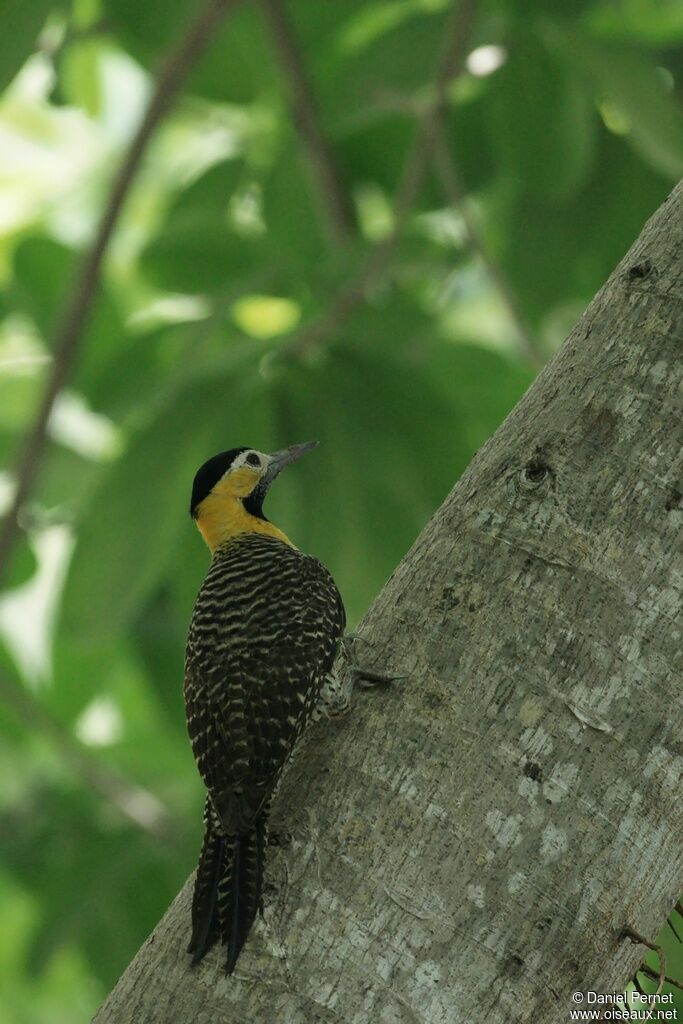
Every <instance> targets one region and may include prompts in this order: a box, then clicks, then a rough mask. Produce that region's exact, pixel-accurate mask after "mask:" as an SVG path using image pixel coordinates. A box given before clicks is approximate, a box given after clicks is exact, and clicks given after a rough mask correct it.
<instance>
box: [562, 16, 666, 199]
mask: <svg viewBox="0 0 683 1024" xmlns="http://www.w3.org/2000/svg"><path fill="white" fill-rule="evenodd" d="M548 38H549V39H550V40H551V41H552V43H553V44H554V45H557V46H558V47H559V48H561V49H562V51H563V52H564V54H565V55H566V57H567V59H568V60H572V61H573V62H574V64H575V66H576V67H577V70H579V71H580V72H581V73H583V74H584V75H585V76H586V78H587V80H588V81H589V82H590V83H591V85H592V87H593V90H594V93H595V99H596V101H597V103H598V104H599V105H600V104H604V103H607V104H609V105H610V106H612V107H614V108H615V109H616V111H617V112H618V113H619V114H620V115H621V116H622V118H623V119H624V127H625V135H626V138H627V139H628V140H629V142H630V143H631V145H632V146H633V148H634V149H635V150H636V152H637V153H639V155H640V156H641V157H642V158H643V159H644V160H646V161H647V162H648V163H649V164H650V165H651V166H652V167H653V168H654V169H655V170H657V171H659V172H660V173H661V174H664V175H666V176H667V177H669V178H670V179H671V180H677V179H678V178H679V177H680V176H681V174H682V173H683V115H681V111H680V108H679V105H678V103H677V101H676V98H675V96H674V95H673V94H672V93H671V92H670V91H668V90H667V87H666V85H665V82H664V80H663V78H662V76H661V75H660V74H659V73H658V72H657V69H656V67H655V66H654V65H653V64H651V63H650V62H648V61H646V60H645V59H643V58H642V57H641V56H640V55H639V54H638V53H636V52H634V51H633V50H627V49H625V48H620V47H618V46H608V45H604V44H601V43H597V42H594V41H593V40H590V39H588V38H586V37H584V36H581V35H579V33H578V32H573V31H571V30H569V29H566V28H565V29H562V30H561V29H559V28H558V27H557V26H555V27H554V28H553V29H552V31H549V32H548Z"/></svg>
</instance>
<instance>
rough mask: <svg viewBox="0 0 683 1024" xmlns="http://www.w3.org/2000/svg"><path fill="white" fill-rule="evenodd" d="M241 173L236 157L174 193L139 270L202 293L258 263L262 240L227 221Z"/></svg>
mask: <svg viewBox="0 0 683 1024" xmlns="http://www.w3.org/2000/svg"><path fill="white" fill-rule="evenodd" d="M243 173H244V170H243V163H242V161H241V160H229V161H225V162H223V163H221V164H218V165H217V166H215V167H212V168H211V169H210V170H209V171H207V172H206V173H205V174H203V175H202V176H201V177H200V178H199V179H198V180H197V181H195V182H194V183H193V184H192V185H190V187H189V188H187V189H186V190H185V191H184V192H182V193H181V194H180V195H179V196H178V198H177V199H176V200H175V202H174V203H173V204H172V206H171V208H170V210H169V212H168V215H167V217H166V221H165V223H164V226H163V228H162V230H161V231H160V232H159V233H158V234H157V235H156V236H154V238H153V239H152V240H151V242H150V243H149V245H148V246H147V247H146V248H145V249H144V250H143V252H142V255H141V258H140V266H141V268H142V270H143V273H144V274H145V275H146V276H147V277H148V278H149V279H150V281H152V282H153V283H154V284H155V285H156V286H157V287H159V288H164V289H166V290H168V291H176V292H184V293H202V294H206V293H210V292H212V291H217V290H220V289H225V288H226V286H227V285H228V284H229V283H231V282H233V281H234V280H235V278H236V277H239V276H242V275H245V274H248V273H251V272H253V271H254V269H255V268H257V267H258V265H259V258H261V259H263V258H264V254H263V244H262V242H261V240H260V239H258V238H244V237H242V236H240V235H239V234H238V233H237V232H236V231H235V229H234V227H233V226H232V224H231V223H230V219H229V204H230V200H231V198H232V197H233V196H234V195H235V192H236V190H237V188H238V187H239V185H240V183H241V181H242V176H243Z"/></svg>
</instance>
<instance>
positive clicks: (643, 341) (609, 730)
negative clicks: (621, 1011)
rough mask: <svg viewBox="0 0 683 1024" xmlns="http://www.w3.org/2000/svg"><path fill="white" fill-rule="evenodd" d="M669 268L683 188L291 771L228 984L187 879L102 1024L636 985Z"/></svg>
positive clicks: (672, 296)
mask: <svg viewBox="0 0 683 1024" xmlns="http://www.w3.org/2000/svg"><path fill="white" fill-rule="evenodd" d="M682 264H683V185H681V186H679V187H678V188H677V189H676V190H675V191H674V193H673V194H672V195H671V197H670V198H669V199H668V200H667V202H666V203H665V204H664V205H663V206H662V207H661V208H660V210H659V211H658V212H657V213H656V214H655V216H654V217H653V218H652V219H651V220H650V222H649V223H648V224H647V225H646V227H645V228H644V230H643V232H642V235H641V237H640V238H639V239H638V241H637V242H636V243H635V245H634V246H633V248H632V249H631V251H630V252H629V253H628V255H627V256H626V258H625V259H624V260H623V261H622V263H621V264H620V265H619V266H618V267H617V269H616V270H615V272H614V274H613V275H612V277H611V278H610V280H609V281H608V283H607V284H606V286H605V287H604V288H603V289H602V291H601V292H600V293H599V294H598V295H597V297H596V298H595V300H594V301H593V302H592V303H591V305H590V307H589V308H588V310H587V311H586V313H585V315H584V316H583V318H582V319H581V321H580V322H579V324H578V325H577V326H576V328H575V329H574V331H573V332H572V334H571V335H570V337H569V338H568V340H567V341H566V343H565V344H564V346H563V348H562V349H561V351H560V352H559V353H558V355H557V356H556V357H555V358H554V359H553V361H552V362H551V363H550V364H549V366H547V367H546V369H545V370H544V371H543V373H542V374H541V375H540V376H539V378H538V379H537V381H536V382H535V383H534V385H533V387H532V388H531V389H530V390H529V392H528V393H527V394H526V395H525V396H524V398H523V399H522V400H521V402H520V403H519V404H518V405H517V407H516V408H515V409H514V410H513V412H512V413H511V414H510V416H509V417H508V418H507V419H506V421H505V422H504V423H503V425H502V426H501V427H500V429H499V430H498V431H497V433H496V434H495V435H494V436H493V438H491V440H490V441H489V442H488V443H487V444H486V446H485V447H484V448H483V449H482V450H481V451H480V452H479V453H478V454H477V455H476V457H475V458H474V460H473V462H472V464H471V465H470V467H469V469H468V470H467V472H466V473H465V474H464V476H463V477H462V479H461V480H460V481H459V482H458V484H457V486H456V487H455V489H454V490H453V492H452V493H451V495H450V496H449V497H448V499H447V500H446V502H445V503H444V505H443V506H442V507H441V508H440V509H439V511H438V512H437V513H436V515H435V516H434V518H433V519H432V521H431V522H430V523H429V524H428V526H427V527H426V528H425V530H424V531H423V532H422V534H421V535H420V537H419V538H418V540H417V542H416V543H415V545H414V546H413V548H412V550H411V551H410V552H409V553H408V554H407V555H406V557H405V559H404V560H403V562H402V563H401V564H400V566H399V567H398V569H397V570H396V572H395V574H394V575H393V576H392V578H391V580H390V581H389V582H388V583H387V585H386V587H385V588H384V590H383V591H382V593H381V594H380V596H379V597H378V599H377V601H376V602H375V604H374V605H373V607H372V608H371V610H370V612H369V613H368V615H367V616H366V618H365V620H364V622H363V624H362V627H361V628H362V633H363V636H364V637H365V638H366V640H367V642H366V643H364V644H362V645H359V653H360V656H361V657H362V659H363V661H364V662H366V663H367V664H368V666H369V667H372V668H374V669H375V670H377V671H393V672H396V673H405V672H407V673H409V675H410V679H409V681H407V682H405V683H403V684H401V685H400V687H394V688H393V689H392V690H390V691H386V690H383V691H380V692H375V693H373V694H370V695H359V696H357V697H356V700H355V704H354V708H353V710H352V713H351V715H350V717H349V718H348V719H346V720H345V721H343V722H341V723H336V722H335V723H322V724H321V725H320V726H318V727H316V729H315V730H314V731H313V733H312V735H311V736H310V738H309V740H308V742H307V745H306V749H305V751H304V752H303V754H302V755H301V756H300V757H299V758H298V759H297V760H296V761H295V763H294V765H293V766H292V768H291V770H290V772H289V774H288V776H287V778H286V781H285V783H284V784H283V787H282V790H281V793H280V797H279V799H278V816H279V817H280V819H282V820H284V821H285V822H286V823H287V827H288V829H289V830H290V831H291V833H292V837H293V838H292V842H291V844H290V845H289V846H288V847H286V848H284V849H278V850H273V851H271V854H270V862H269V868H268V892H267V894H266V903H267V910H266V920H265V922H259V923H258V924H257V926H256V928H255V930H254V932H253V933H252V936H251V937H250V940H249V942H248V943H247V946H246V947H245V950H244V952H243V954H242V957H241V959H240V961H239V964H238V966H237V970H236V974H235V976H234V977H232V978H227V977H225V975H224V972H223V953H222V950H220V949H215V951H213V952H212V953H211V954H210V955H209V957H208V958H207V960H206V961H205V962H204V963H203V964H202V965H201V966H199V967H198V968H195V969H194V970H192V969H190V966H189V957H187V955H186V954H185V946H186V944H187V941H188V937H189V888H188V886H189V883H188V885H186V886H185V888H184V889H183V891H182V892H181V894H180V895H179V896H178V898H177V899H176V901H175V902H174V903H173V905H172V906H171V908H170V909H169V911H168V912H167V914H166V915H165V917H164V918H163V920H162V921H161V923H160V924H159V926H158V927H157V929H156V930H155V932H154V933H153V934H152V936H151V937H150V938H149V939H148V941H147V942H146V943H145V945H144V946H143V947H142V949H141V950H140V952H139V953H138V955H137V956H136V958H135V959H134V961H133V962H132V964H131V965H130V967H129V968H128V970H127V971H126V973H125V974H124V975H123V977H122V978H121V980H120V981H119V983H118V985H117V986H116V988H115V989H114V991H113V992H112V994H111V995H110V997H109V999H108V1000H107V1002H106V1003H105V1005H104V1007H103V1008H102V1009H101V1010H100V1012H99V1013H98V1015H97V1017H96V1018H95V1020H96V1021H97V1024H123V1022H133V1021H135V1022H149V1024H158V1022H164V1024H165V1022H170V1021H193V1022H196V1024H208V1022H212V1024H214V1022H231V1024H232V1022H235V1024H237V1022H239V1024H242V1022H244V1021H254V1022H259V1024H260V1022H263V1024H270V1022H273V1024H275V1022H278V1024H310V1022H312V1021H325V1022H344V1024H366V1022H368V1021H372V1022H377V1024H394V1022H397V1024H398V1022H405V1024H409V1022H410V1024H418V1022H420V1024H459V1022H462V1024H465V1022H467V1024H479V1022H487V1024H498V1022H501V1024H502V1022H505V1024H509V1022H516V1021H524V1022H530V1021H531V1022H534V1024H546V1022H547V1024H550V1022H560V1021H561V1022H563V1024H564V1022H565V1021H567V1020H568V1014H569V1009H570V1007H571V1005H572V1004H571V1002H570V996H571V993H572V991H573V990H582V991H585V990H586V989H593V990H597V991H603V992H604V991H611V990H613V989H617V990H619V989H621V988H622V987H623V986H624V984H625V983H626V981H627V980H628V979H629V977H630V976H632V974H633V973H634V971H635V969H636V968H637V966H638V964H639V963H640V961H641V959H642V957H643V954H644V952H645V950H644V948H643V947H642V946H638V945H634V944H632V943H631V942H629V941H625V940H624V939H623V938H622V937H621V932H622V929H623V928H624V926H627V925H628V926H630V927H632V928H635V929H637V930H638V931H639V932H640V933H642V934H645V935H647V936H650V937H651V938H653V937H654V936H655V935H656V934H657V932H658V930H659V928H660V927H661V925H662V923H663V922H664V920H665V918H666V916H667V914H668V913H669V911H670V910H671V908H672V906H673V905H674V903H675V902H676V900H677V898H678V897H679V896H680V894H681V892H682V891H683V800H681V774H682V773H683V706H682V702H681V689H680V676H679V672H680V666H681V642H680V640H681V614H680V613H681V584H682V580H683V572H682V569H683V564H682V562H681V559H680V547H679V545H678V539H679V535H680V529H681V523H682V522H683V499H682V498H681V493H682V492H683V484H682V482H681V463H682V457H681V453H682V447H683V446H682V441H683V437H682V434H681V423H682V419H681V393H682V392H681V386H682V381H681V361H680V350H681V310H682V308H683V284H682V282H683V273H682V271H683V265H682ZM447 445H448V439H447V438H444V458H447V457H448V452H447ZM198 813H199V809H198Z"/></svg>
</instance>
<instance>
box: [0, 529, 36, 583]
mask: <svg viewBox="0 0 683 1024" xmlns="http://www.w3.org/2000/svg"><path fill="white" fill-rule="evenodd" d="M37 568H38V560H37V559H36V556H35V554H34V551H33V548H32V547H31V544H30V542H29V540H28V537H26V535H24V534H22V535H21V536H20V537H19V539H18V541H17V542H16V544H15V546H14V550H13V552H12V556H11V558H10V562H9V566H8V567H7V571H6V572H4V573H3V575H2V587H3V590H13V589H14V588H15V587H20V586H21V585H22V584H23V583H27V582H28V581H29V580H30V579H31V577H32V576H33V574H34V573H35V571H36V569H37Z"/></svg>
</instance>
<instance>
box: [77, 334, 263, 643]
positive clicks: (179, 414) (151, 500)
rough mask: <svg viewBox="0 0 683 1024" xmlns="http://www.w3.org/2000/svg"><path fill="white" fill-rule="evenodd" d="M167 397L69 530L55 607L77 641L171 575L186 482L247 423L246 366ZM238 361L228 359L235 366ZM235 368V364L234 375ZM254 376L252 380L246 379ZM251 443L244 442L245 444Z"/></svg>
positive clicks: (98, 633) (116, 624)
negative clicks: (68, 556) (67, 561)
mask: <svg viewBox="0 0 683 1024" xmlns="http://www.w3.org/2000/svg"><path fill="white" fill-rule="evenodd" d="M257 355H258V349H256V348H255V349H254V355H253V356H252V357H250V359H249V360H248V361H247V360H243V361H242V367H241V374H242V375H243V376H240V375H238V374H237V373H235V377H234V378H230V377H227V378H226V377H222V378H220V379H217V380H214V381H212V382H211V383H209V384H206V383H205V382H203V384H202V385H197V384H195V385H194V386H189V387H187V388H186V389H185V390H184V391H182V392H181V393H180V394H178V395H176V396H175V398H174V399H173V401H171V402H170V403H169V404H167V405H166V407H164V408H163V409H162V410H161V412H160V413H159V414H158V415H157V416H156V418H155V419H154V421H153V422H152V423H151V425H150V426H149V427H148V428H147V429H145V430H142V431H141V432H140V433H139V434H138V435H137V436H136V437H135V438H134V439H133V440H132V441H131V443H130V446H129V448H128V450H127V451H126V452H125V454H124V455H123V457H122V458H121V459H119V460H118V461H117V462H116V463H114V464H113V465H112V466H111V467H109V470H108V472H106V474H105V475H104V476H103V479H102V483H101V486H100V487H99V488H98V490H97V491H96V493H95V495H94V496H93V500H92V502H91V503H90V505H89V507H88V509H87V511H86V514H85V517H84V519H83V522H82V523H81V526H80V530H79V533H78V543H77V546H76V549H75V552H74V557H73V561H72V564H71V567H70V570H69V574H68V577H67V582H66V587H65V591H64V599H63V607H62V623H61V626H62V628H63V629H65V630H67V631H68V632H69V633H70V634H71V635H72V636H74V637H78V638H80V639H81V640H82V641H84V642H87V641H88V640H92V639H95V640H96V639H97V638H99V637H102V636H103V635H105V634H107V633H110V632H116V630H117V629H120V628H121V627H122V626H123V625H124V624H125V623H126V622H127V621H128V620H129V619H130V617H131V615H133V614H134V613H135V611H136V609H137V608H139V607H140V606H141V605H142V603H143V602H144V601H145V600H146V599H147V598H148V596H149V594H150V593H151V592H153V590H154V589H155V587H156V586H157V585H158V583H159V580H160V579H161V577H162V576H163V575H164V573H165V572H167V571H168V572H171V573H173V571H174V569H173V566H174V558H172V557H171V553H172V552H174V551H176V550H177V547H178V545H179V544H180V543H181V538H182V537H183V536H184V534H185V532H186V531H187V528H188V519H187V509H188V503H189V495H190V492H191V486H192V479H193V477H194V474H195V472H196V471H197V469H198V468H199V466H200V465H201V464H202V462H204V461H205V460H206V459H207V458H208V457H209V456H210V455H211V454H213V453H214V452H215V451H216V450H221V449H222V448H225V447H231V446H232V444H233V443H238V442H233V440H232V439H233V438H234V436H235V433H236V432H237V430H238V428H239V433H240V435H241V434H242V431H243V430H244V431H245V432H248V433H250V434H251V431H250V430H248V427H249V423H250V420H251V419H253V417H254V412H253V410H254V409H256V411H258V405H256V404H253V400H252V399H253V396H252V395H251V392H250V388H249V380H250V377H251V375H250V374H249V373H248V366H249V365H250V364H251V365H252V367H253V366H254V364H255V359H256V356H257ZM235 362H237V360H235ZM236 370H237V367H235V371H236ZM252 379H253V378H252ZM250 443H251V442H250Z"/></svg>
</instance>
